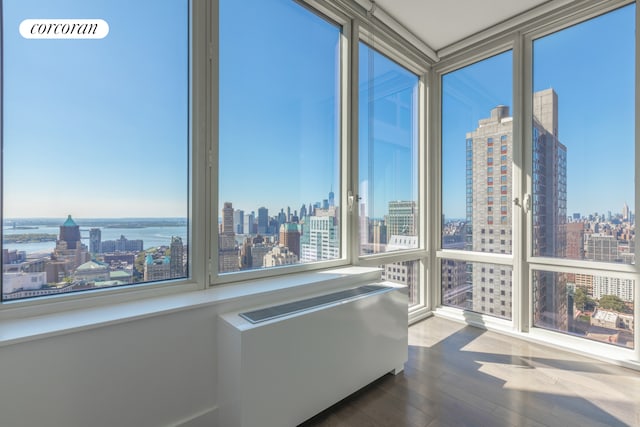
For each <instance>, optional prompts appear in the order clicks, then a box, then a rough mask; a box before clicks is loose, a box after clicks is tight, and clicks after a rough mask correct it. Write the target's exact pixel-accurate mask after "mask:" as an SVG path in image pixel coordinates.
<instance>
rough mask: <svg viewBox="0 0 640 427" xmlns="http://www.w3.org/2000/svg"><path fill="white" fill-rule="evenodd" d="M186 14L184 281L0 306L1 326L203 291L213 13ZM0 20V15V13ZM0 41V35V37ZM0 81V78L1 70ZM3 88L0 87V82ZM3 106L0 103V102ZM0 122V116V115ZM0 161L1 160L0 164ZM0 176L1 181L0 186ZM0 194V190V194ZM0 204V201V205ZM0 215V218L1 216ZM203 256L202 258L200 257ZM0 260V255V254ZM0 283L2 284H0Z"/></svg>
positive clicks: (190, 4)
mask: <svg viewBox="0 0 640 427" xmlns="http://www.w3.org/2000/svg"><path fill="white" fill-rule="evenodd" d="M185 7H186V8H188V11H187V16H188V20H189V22H188V29H187V31H188V34H187V35H186V36H187V37H186V39H187V42H188V52H187V57H186V60H187V61H188V71H187V76H188V82H187V84H186V85H185V86H186V87H187V89H186V90H187V91H188V119H187V120H188V124H187V135H186V142H187V144H188V147H187V148H188V159H187V161H188V165H187V170H188V172H187V173H188V178H187V182H188V186H187V189H186V190H185V191H187V192H188V193H189V195H188V202H187V203H188V206H187V222H188V226H187V244H188V247H189V251H188V253H187V265H188V274H189V275H188V277H185V278H180V279H169V280H163V281H159V282H148V283H136V284H130V285H126V286H117V287H110V288H106V289H92V290H85V291H78V292H69V293H62V294H52V295H44V296H39V297H36V298H26V299H17V300H9V301H2V303H0V320H2V319H8V318H14V317H28V316H41V315H48V314H52V313H59V312H64V311H68V310H76V309H82V308H87V307H93V306H96V305H109V304H119V303H123V302H130V301H137V300H143V299H148V298H150V297H157V296H165V295H173V294H178V293H184V292H189V291H194V290H202V289H204V288H205V286H204V283H205V282H206V281H205V277H206V274H207V272H206V263H205V262H204V261H203V260H204V259H205V258H206V255H205V253H206V246H207V245H206V241H205V240H206V239H205V238H203V236H202V233H196V232H195V230H198V229H202V228H204V227H205V225H206V224H205V221H206V220H205V218H206V213H205V212H206V205H205V203H202V200H203V197H205V194H206V191H205V189H204V187H205V185H204V183H205V179H203V176H204V175H203V174H204V172H205V169H206V156H205V155H204V153H206V150H205V144H204V141H205V140H206V133H207V132H206V128H205V126H204V124H205V120H206V105H207V102H208V101H207V100H208V94H207V91H208V90H209V86H210V85H209V84H208V83H207V75H208V73H209V70H208V69H207V66H206V64H207V61H208V56H209V55H210V42H209V40H208V39H207V30H206V29H207V26H208V23H209V22H210V21H211V18H212V16H213V15H212V10H211V8H210V7H209V5H208V3H207V2H206V1H205V0H189V1H187V2H186V3H185ZM0 16H1V13H0ZM0 39H1V35H0ZM4 62H5V58H4V52H2V54H1V55H0V66H3V64H4ZM0 75H2V76H3V75H4V73H3V72H2V71H1V69H0ZM2 84H3V85H4V81H3V80H2ZM1 104H2V106H1V107H0V108H3V106H4V100H3V101H2V103H1ZM0 113H2V116H0V117H2V120H4V118H3V115H4V113H3V111H2V110H0ZM0 159H1V158H0ZM1 178H2V177H1V176H0V180H1ZM0 193H1V188H0ZM1 203H2V200H1V199H0V204H1ZM0 215H1V212H0ZM203 251H204V252H203ZM0 258H1V254H0ZM0 283H1V282H0Z"/></svg>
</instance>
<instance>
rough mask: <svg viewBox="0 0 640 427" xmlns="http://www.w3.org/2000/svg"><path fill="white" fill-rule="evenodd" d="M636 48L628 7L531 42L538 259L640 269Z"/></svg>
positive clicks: (631, 9)
mask: <svg viewBox="0 0 640 427" xmlns="http://www.w3.org/2000/svg"><path fill="white" fill-rule="evenodd" d="M613 40H615V43H613V42H612V41H613ZM634 40H635V6H634V5H630V6H627V7H624V8H622V9H619V10H616V11H614V12H611V13H608V14H606V15H603V16H600V17H598V18H594V19H592V20H590V21H587V22H584V23H581V24H579V25H576V26H574V27H571V28H568V29H565V30H562V31H559V32H557V33H554V34H551V35H549V36H546V37H543V38H541V39H538V40H536V41H535V42H534V45H533V47H534V61H533V63H534V88H533V90H534V96H533V112H534V122H533V254H534V255H538V256H548V257H558V258H568V259H586V260H590V261H600V262H617V263H627V264H632V263H634V262H635V214H634V212H632V211H631V208H632V207H633V206H635V198H634V194H635V187H634V173H635V167H634V157H635V134H634V129H635V91H634V87H635V85H634V81H635V43H634ZM593 52H598V60H597V61H594V60H593V55H592V53H593Z"/></svg>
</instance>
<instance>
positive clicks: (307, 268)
mask: <svg viewBox="0 0 640 427" xmlns="http://www.w3.org/2000/svg"><path fill="white" fill-rule="evenodd" d="M212 3H213V4H212V8H213V9H214V10H215V16H214V19H213V20H212V25H211V27H212V31H211V32H212V35H211V36H212V39H213V46H214V53H212V61H211V62H212V77H213V78H214V80H213V83H212V86H213V88H214V93H213V96H212V101H211V103H212V115H213V121H214V125H213V126H212V129H211V134H210V138H209V141H210V144H209V147H208V152H209V158H210V159H211V161H210V164H209V179H208V182H209V186H210V188H211V191H209V192H208V193H209V194H210V195H211V200H210V202H209V206H211V207H212V208H211V214H210V216H212V218H211V219H210V220H211V222H212V223H211V224H210V225H209V228H208V229H209V233H208V235H209V240H210V244H209V245H208V246H209V249H208V250H207V253H208V261H207V263H206V264H207V266H208V277H209V278H208V281H207V283H208V285H209V286H216V285H221V284H231V283H239V282H244V281H248V280H256V279H262V278H267V277H274V276H280V275H288V274H295V273H303V272H311V271H317V270H324V269H328V268H334V267H339V266H346V265H349V264H350V263H351V254H350V251H349V250H348V244H349V238H348V234H347V233H348V231H347V230H348V212H347V211H348V209H346V207H347V201H348V197H347V193H348V188H349V184H350V181H349V175H348V168H347V164H348V163H349V162H350V153H349V150H348V146H349V138H348V137H349V134H350V123H349V120H350V117H349V114H350V111H349V108H348V105H349V103H348V101H349V93H348V91H349V78H350V73H351V58H350V44H351V41H350V39H351V33H352V30H351V26H352V23H351V19H349V17H348V16H347V15H345V14H344V13H343V12H341V11H340V10H338V9H337V8H335V7H333V6H331V5H328V4H322V5H321V4H318V3H317V2H313V3H309V2H306V1H295V2H294V3H296V4H297V5H299V6H300V7H303V8H305V9H307V10H308V11H309V12H310V13H313V14H315V15H317V16H318V17H319V18H320V19H324V20H326V21H327V22H328V23H330V24H333V25H336V26H337V27H339V30H340V41H339V46H340V54H339V56H338V58H339V64H337V67H338V69H339V77H338V84H339V89H338V91H339V102H338V108H339V109H340V111H339V112H338V117H339V131H338V132H339V135H340V141H339V148H338V152H339V153H340V154H339V155H340V160H339V163H340V164H339V165H337V167H338V170H339V171H340V183H339V187H340V199H339V203H340V206H342V207H344V208H341V209H340V233H341V237H340V258H337V259H334V260H326V261H316V262H310V263H300V264H295V265H287V266H280V267H270V268H260V269H255V270H246V271H237V272H232V273H220V272H219V271H218V258H217V257H218V252H219V246H218V242H219V241H218V236H219V230H218V226H217V218H218V215H219V213H220V212H221V209H222V206H220V205H219V200H218V188H219V187H218V185H219V179H218V175H217V173H215V170H216V168H217V164H218V159H219V157H218V144H219V140H218V138H219V135H218V126H219V93H218V84H217V82H219V74H218V65H217V64H218V53H219V43H220V37H219V11H218V10H219V0H216V1H213V2H212Z"/></svg>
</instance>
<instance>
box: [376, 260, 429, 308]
mask: <svg viewBox="0 0 640 427" xmlns="http://www.w3.org/2000/svg"><path fill="white" fill-rule="evenodd" d="M380 268H381V269H382V280H388V281H389V282H394V283H399V284H401V285H406V286H407V288H408V291H409V307H411V306H414V305H417V304H419V303H420V261H399V262H393V263H390V264H386V265H381V266H380Z"/></svg>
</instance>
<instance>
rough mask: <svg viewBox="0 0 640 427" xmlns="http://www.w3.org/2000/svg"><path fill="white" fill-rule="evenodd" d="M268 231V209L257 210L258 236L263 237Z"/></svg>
mask: <svg viewBox="0 0 640 427" xmlns="http://www.w3.org/2000/svg"><path fill="white" fill-rule="evenodd" d="M268 230H269V209H267V208H265V207H261V208H258V234H262V235H263V236H264V235H266V234H267V232H268Z"/></svg>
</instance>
